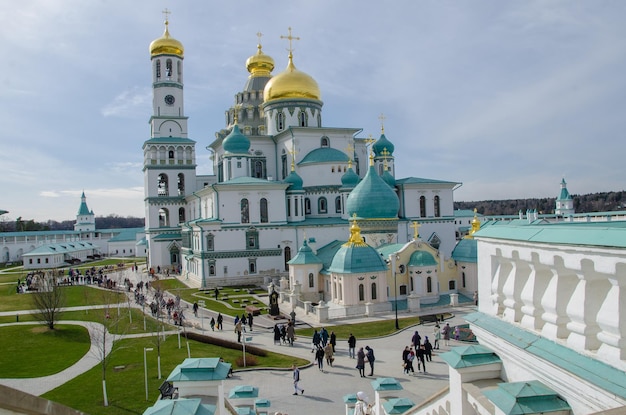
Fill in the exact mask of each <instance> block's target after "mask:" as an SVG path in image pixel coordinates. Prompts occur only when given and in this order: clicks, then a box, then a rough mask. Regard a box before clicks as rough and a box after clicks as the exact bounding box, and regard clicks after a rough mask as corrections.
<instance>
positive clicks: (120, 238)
mask: <svg viewBox="0 0 626 415" xmlns="http://www.w3.org/2000/svg"><path fill="white" fill-rule="evenodd" d="M140 232H143V229H142V230H141V231H140ZM136 239H137V231H136V230H135V229H127V230H124V231H122V232H120V233H118V234H117V235H115V236H114V237H113V238H111V239H109V242H124V241H134V240H136Z"/></svg>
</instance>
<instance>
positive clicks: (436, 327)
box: [433, 323, 441, 350]
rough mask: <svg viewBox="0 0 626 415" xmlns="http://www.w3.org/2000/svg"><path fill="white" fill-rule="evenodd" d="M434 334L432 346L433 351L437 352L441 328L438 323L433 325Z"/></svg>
mask: <svg viewBox="0 0 626 415" xmlns="http://www.w3.org/2000/svg"><path fill="white" fill-rule="evenodd" d="M433 333H434V334H435V344H434V345H433V349H437V350H439V341H440V340H441V327H440V326H439V323H437V324H435V330H434V331H433Z"/></svg>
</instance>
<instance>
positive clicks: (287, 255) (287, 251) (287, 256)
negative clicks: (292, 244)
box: [283, 246, 291, 271]
mask: <svg viewBox="0 0 626 415" xmlns="http://www.w3.org/2000/svg"><path fill="white" fill-rule="evenodd" d="M283 255H284V258H285V271H289V264H288V262H289V261H291V248H289V247H288V246H286V247H285V252H284V253H283Z"/></svg>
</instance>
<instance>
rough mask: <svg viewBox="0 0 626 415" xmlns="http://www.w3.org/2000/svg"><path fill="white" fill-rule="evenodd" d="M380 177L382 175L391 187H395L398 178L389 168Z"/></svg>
mask: <svg viewBox="0 0 626 415" xmlns="http://www.w3.org/2000/svg"><path fill="white" fill-rule="evenodd" d="M380 177H382V179H383V180H384V181H385V183H387V185H388V186H389V187H391V188H394V187H395V186H396V179H395V177H393V176H392V175H391V173H389V170H385V171H384V173H383V174H382V175H381V176H380Z"/></svg>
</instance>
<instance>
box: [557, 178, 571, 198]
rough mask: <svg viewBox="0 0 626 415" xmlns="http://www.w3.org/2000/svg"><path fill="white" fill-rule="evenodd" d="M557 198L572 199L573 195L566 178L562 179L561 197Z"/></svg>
mask: <svg viewBox="0 0 626 415" xmlns="http://www.w3.org/2000/svg"><path fill="white" fill-rule="evenodd" d="M557 200H572V196H570V194H569V192H568V191H567V183H565V179H562V180H561V194H559V198H558V199H557Z"/></svg>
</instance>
